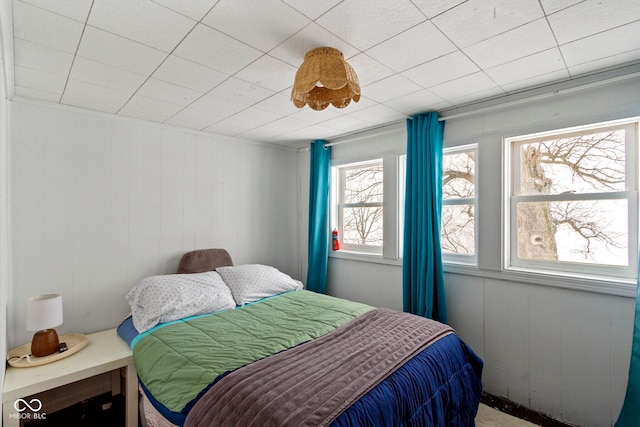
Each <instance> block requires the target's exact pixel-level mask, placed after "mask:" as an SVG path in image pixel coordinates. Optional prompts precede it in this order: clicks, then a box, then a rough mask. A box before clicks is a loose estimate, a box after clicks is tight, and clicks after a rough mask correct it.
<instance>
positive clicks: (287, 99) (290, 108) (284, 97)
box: [253, 90, 300, 116]
mask: <svg viewBox="0 0 640 427" xmlns="http://www.w3.org/2000/svg"><path fill="white" fill-rule="evenodd" d="M253 107H255V108H260V109H262V110H265V111H270V112H273V113H276V114H280V115H283V116H289V115H291V114H295V113H296V112H298V111H300V110H299V109H298V108H296V107H295V106H294V105H293V102H291V92H290V91H288V90H286V91H282V92H279V93H276V94H273V95H271V96H270V97H268V98H265V99H263V100H262V101H260V102H257V103H256V104H254V105H253Z"/></svg>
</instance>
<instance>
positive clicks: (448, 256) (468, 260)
mask: <svg viewBox="0 0 640 427" xmlns="http://www.w3.org/2000/svg"><path fill="white" fill-rule="evenodd" d="M467 152H473V153H474V156H475V160H474V171H473V174H474V175H473V176H474V180H475V183H474V197H473V198H460V199H445V198H444V194H443V197H442V207H443V208H444V206H455V205H472V206H473V212H474V224H473V236H474V238H473V244H474V248H473V254H456V253H451V252H445V251H444V250H443V251H442V262H443V263H449V264H462V265H472V266H476V265H477V264H478V248H479V245H478V226H479V221H478V214H479V212H478V188H479V185H478V164H479V162H478V155H479V150H478V144H477V143H473V144H465V145H459V146H453V147H446V148H444V149H443V150H442V156H443V163H444V156H447V155H453V154H459V153H467ZM442 172H443V173H444V169H443V171H442ZM443 226H444V224H442V223H441V224H440V227H443Z"/></svg>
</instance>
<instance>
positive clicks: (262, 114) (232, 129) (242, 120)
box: [207, 108, 280, 135]
mask: <svg viewBox="0 0 640 427" xmlns="http://www.w3.org/2000/svg"><path fill="white" fill-rule="evenodd" d="M279 118H280V116H279V115H277V114H273V113H270V112H268V111H264V110H260V109H257V108H247V109H246V110H243V111H242V112H241V113H238V114H235V115H233V116H231V117H227V118H226V119H224V120H221V121H219V122H217V123H216V124H214V125H211V126H209V127H208V128H207V130H208V131H211V132H215V133H221V134H224V135H237V134H240V133H242V132H247V131H249V130H251V129H255V128H257V127H259V126H262V125H265V124H267V123H270V122H273V121H275V120H278V119H279Z"/></svg>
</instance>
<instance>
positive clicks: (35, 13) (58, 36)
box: [13, 1, 84, 53]
mask: <svg viewBox="0 0 640 427" xmlns="http://www.w3.org/2000/svg"><path fill="white" fill-rule="evenodd" d="M83 27H84V25H83V24H82V23H80V22H78V21H74V20H72V19H69V18H66V17H64V16H61V15H58V14H55V13H53V12H49V11H46V10H44V9H40V8H38V7H35V6H32V5H30V4H27V3H23V2H21V1H17V2H14V3H13V36H14V38H16V39H19V40H27V41H30V42H32V43H36V44H40V45H42V46H47V47H50V48H53V49H57V50H62V51H64V52H68V53H75V51H76V47H77V45H78V42H79V41H80V36H81V35H82V29H83Z"/></svg>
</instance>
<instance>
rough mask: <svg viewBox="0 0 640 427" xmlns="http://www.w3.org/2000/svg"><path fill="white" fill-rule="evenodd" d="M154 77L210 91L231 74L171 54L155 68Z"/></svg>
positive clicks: (190, 87)
mask: <svg viewBox="0 0 640 427" xmlns="http://www.w3.org/2000/svg"><path fill="white" fill-rule="evenodd" d="M153 77H154V78H156V79H158V80H163V81H165V82H167V83H173V84H175V85H177V86H182V87H184V88H187V89H191V90H195V91H197V92H202V93H204V92H208V91H210V90H211V89H213V88H214V87H216V86H218V85H219V84H220V83H222V82H223V81H224V80H225V79H227V78H228V77H229V76H228V75H227V74H224V73H222V72H220V71H215V70H212V69H211V68H208V67H205V66H204V65H200V64H197V63H195V62H192V61H189V60H186V59H182V58H180V57H177V56H175V55H169V56H168V57H167V58H166V59H165V60H164V62H162V64H160V66H159V67H158V68H157V69H156V70H155V72H154V73H153Z"/></svg>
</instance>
